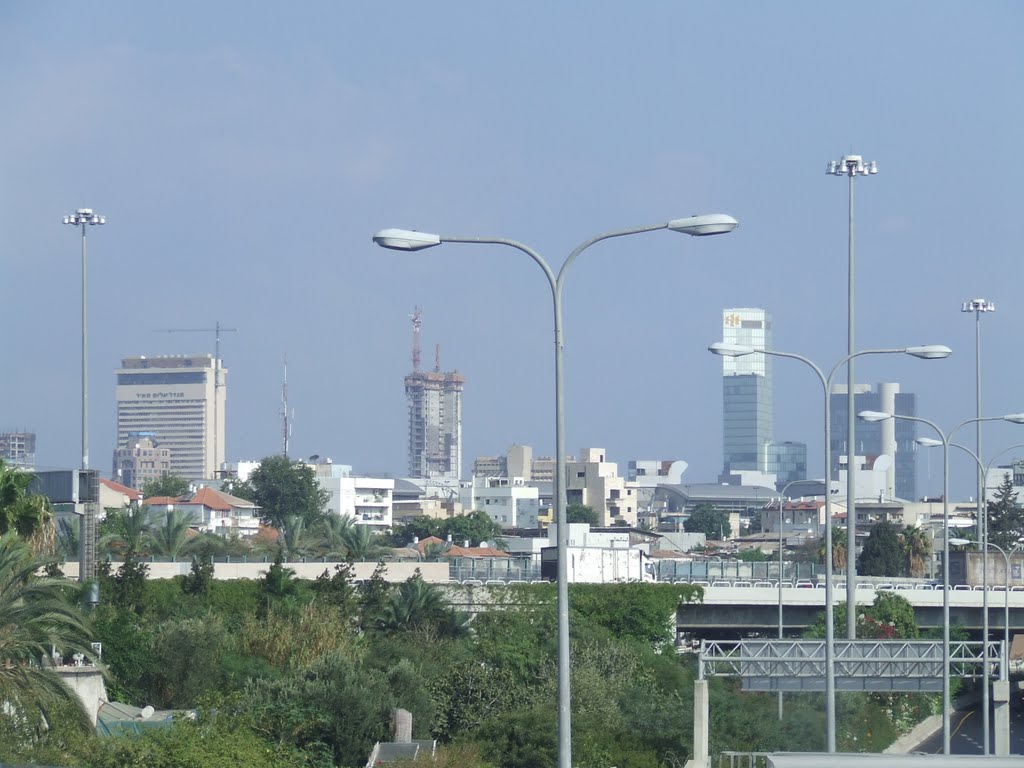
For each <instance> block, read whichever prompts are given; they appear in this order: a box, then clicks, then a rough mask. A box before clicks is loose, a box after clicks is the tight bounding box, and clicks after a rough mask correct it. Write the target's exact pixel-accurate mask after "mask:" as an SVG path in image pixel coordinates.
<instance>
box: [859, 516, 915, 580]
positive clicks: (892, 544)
mask: <svg viewBox="0 0 1024 768" xmlns="http://www.w3.org/2000/svg"><path fill="white" fill-rule="evenodd" d="M905 564H906V556H905V555H904V552H903V546H902V542H901V541H900V534H899V532H898V531H897V530H896V527H895V526H894V525H892V523H877V524H876V525H875V526H874V527H873V528H872V529H871V534H870V535H869V536H868V540H867V541H866V542H864V549H863V550H862V551H861V553H860V557H859V558H858V559H857V570H858V571H859V572H860V573H861V574H863V575H864V576H904V575H906V567H905Z"/></svg>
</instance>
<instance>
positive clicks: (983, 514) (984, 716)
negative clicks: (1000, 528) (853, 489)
mask: <svg viewBox="0 0 1024 768" xmlns="http://www.w3.org/2000/svg"><path fill="white" fill-rule="evenodd" d="M914 442H915V443H917V444H918V445H921V446H925V447H928V448H931V447H934V446H939V445H942V441H941V440H935V439H934V438H931V437H919V438H917V439H916V440H915V441H914ZM950 447H951V448H959V449H960V450H961V451H963V452H964V453H966V454H967V455H968V456H970V457H971V458H972V459H974V463H975V464H976V465H977V466H978V472H979V473H980V474H981V476H982V477H985V478H987V477H988V471H989V470H990V469H991V468H992V465H993V464H995V462H996V461H997V460H998V459H999V457H1000V456H1003V455H1005V454H1007V453H1009V452H1010V451H1012V450H1014V449H1015V448H1024V443H1018V444H1017V445H1011V446H1010V447H1009V448H1006V449H1004V450H1002V451H1000V452H999V453H997V454H996V455H995V456H993V457H992V458H991V459H990V460H989V462H988V465H985V464H983V463H982V461H981V457H980V456H979V455H978V454H976V453H975V452H974V451H972V450H971V449H970V448H968V447H967V446H965V445H960V444H959V443H950ZM983 488H984V486H983ZM979 498H981V497H979ZM978 511H979V515H978V532H979V534H980V533H981V531H984V532H985V539H984V540H983V541H981V540H980V541H979V543H980V544H981V545H982V550H981V551H982V554H983V560H982V563H981V578H982V588H983V590H984V594H983V595H982V602H981V610H982V619H981V625H982V637H984V639H985V642H986V643H988V504H987V503H986V504H985V506H984V508H982V507H979V508H978ZM980 538H981V537H980V536H979V539H980ZM958 541H962V540H961V539H950V544H953V545H954V546H957V545H958V544H957V542H958ZM972 543H973V542H972ZM1007 573H1009V571H1007ZM1007 615H1009V614H1007ZM981 698H982V701H983V702H984V703H983V705H982V710H981V731H982V733H983V734H985V737H984V741H983V742H982V754H985V755H987V754H989V751H990V750H989V740H990V739H989V735H988V734H989V733H990V728H989V717H990V715H989V708H990V706H991V697H990V696H989V683H988V645H986V646H985V674H984V675H982V678H981Z"/></svg>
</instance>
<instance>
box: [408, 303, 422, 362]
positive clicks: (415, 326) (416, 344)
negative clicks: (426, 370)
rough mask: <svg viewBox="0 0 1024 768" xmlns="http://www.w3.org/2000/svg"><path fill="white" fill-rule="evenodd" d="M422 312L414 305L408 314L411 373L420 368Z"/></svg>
mask: <svg viewBox="0 0 1024 768" xmlns="http://www.w3.org/2000/svg"><path fill="white" fill-rule="evenodd" d="M422 317H423V312H422V311H420V308H419V307H414V308H413V312H412V314H411V315H409V319H410V320H412V370H413V373H415V372H416V371H418V370H419V369H420V326H422V325H423V320H422V319H421V318H422Z"/></svg>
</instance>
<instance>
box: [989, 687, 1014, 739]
mask: <svg viewBox="0 0 1024 768" xmlns="http://www.w3.org/2000/svg"><path fill="white" fill-rule="evenodd" d="M992 705H993V707H994V710H995V717H994V718H993V720H994V721H995V722H994V724H995V731H996V756H997V757H1006V756H1007V755H1009V754H1010V683H1009V681H1007V680H997V681H995V682H993V683H992Z"/></svg>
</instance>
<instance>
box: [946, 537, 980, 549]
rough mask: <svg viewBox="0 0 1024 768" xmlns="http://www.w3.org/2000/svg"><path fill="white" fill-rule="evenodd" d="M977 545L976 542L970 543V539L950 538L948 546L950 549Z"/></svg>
mask: <svg viewBox="0 0 1024 768" xmlns="http://www.w3.org/2000/svg"><path fill="white" fill-rule="evenodd" d="M977 543H978V542H976V541H971V540H970V539H958V538H951V539H950V540H949V545H950V546H951V547H966V546H968V545H971V546H973V545H975V544H977Z"/></svg>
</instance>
